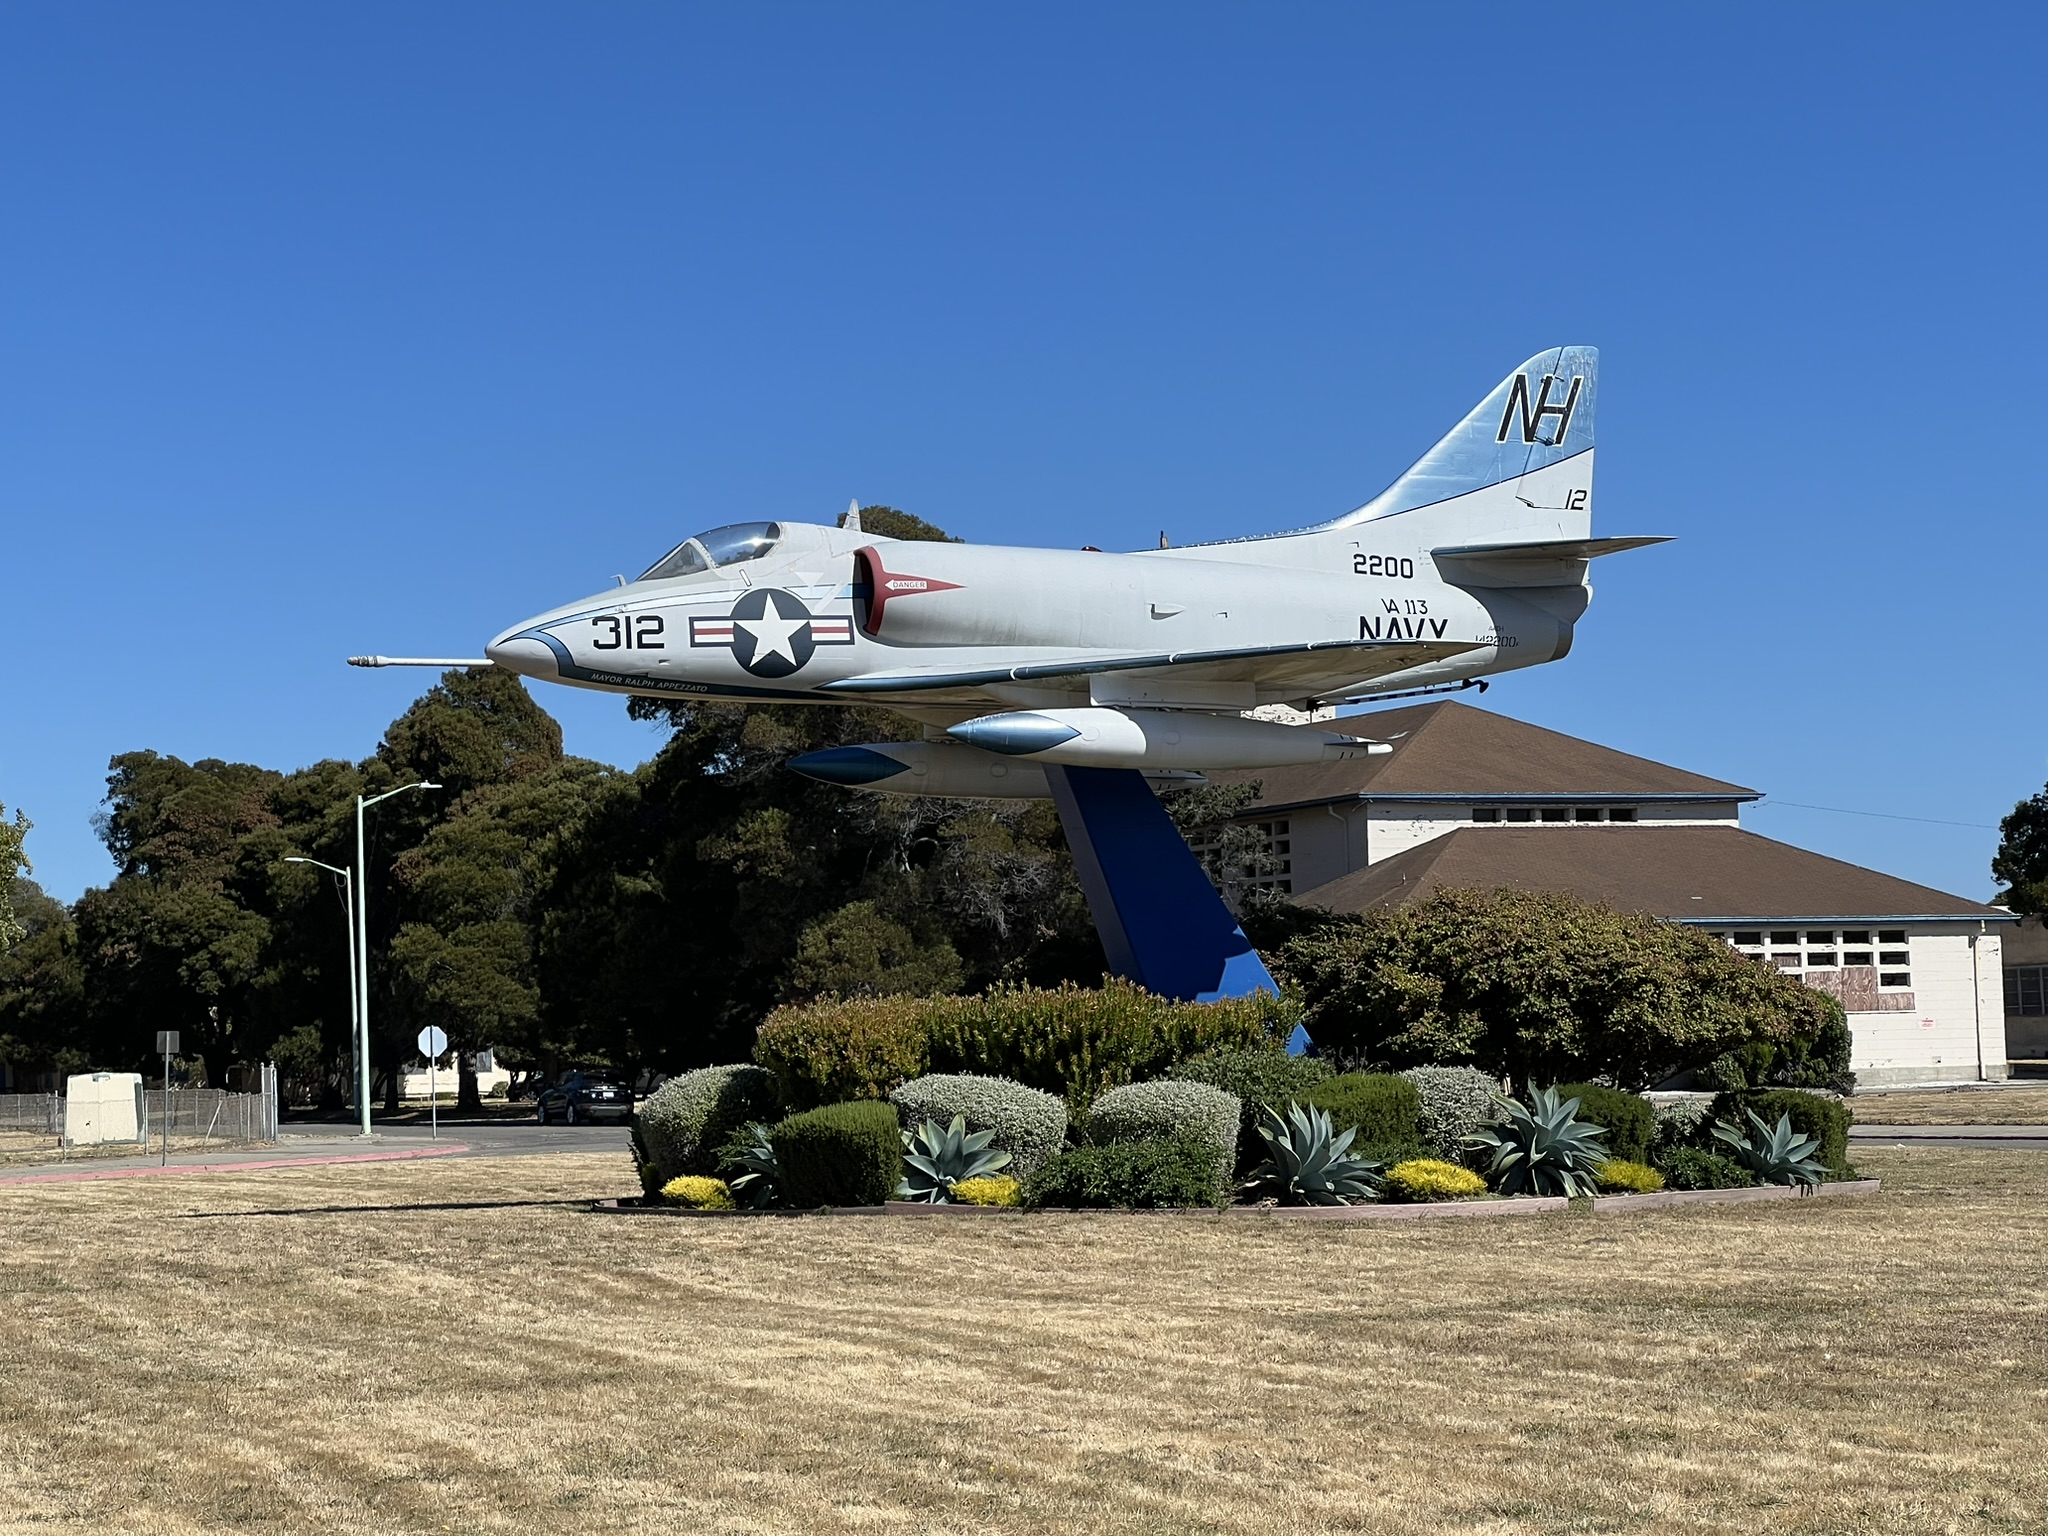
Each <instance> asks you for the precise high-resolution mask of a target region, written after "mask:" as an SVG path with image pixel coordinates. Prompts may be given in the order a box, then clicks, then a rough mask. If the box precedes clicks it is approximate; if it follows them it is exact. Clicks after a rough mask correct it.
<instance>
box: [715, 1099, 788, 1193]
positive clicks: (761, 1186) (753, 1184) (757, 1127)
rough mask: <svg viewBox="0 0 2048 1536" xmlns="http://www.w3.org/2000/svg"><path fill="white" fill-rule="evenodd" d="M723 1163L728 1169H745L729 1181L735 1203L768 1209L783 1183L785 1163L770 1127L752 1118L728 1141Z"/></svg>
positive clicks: (722, 1159) (725, 1169)
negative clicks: (779, 1157)
mask: <svg viewBox="0 0 2048 1536" xmlns="http://www.w3.org/2000/svg"><path fill="white" fill-rule="evenodd" d="M719 1166H720V1169H721V1170H722V1171H727V1172H729V1171H730V1170H732V1169H735V1168H738V1169H742V1170H744V1171H743V1172H740V1173H737V1174H734V1175H732V1176H731V1177H729V1178H728V1179H727V1180H726V1181H725V1184H726V1188H728V1189H729V1190H731V1191H732V1198H733V1203H734V1204H736V1205H738V1206H739V1208H740V1209H741V1210H743V1211H765V1210H766V1209H768V1207H769V1206H771V1205H773V1204H774V1203H775V1196H776V1192H777V1190H778V1189H779V1188H780V1186H781V1183H782V1164H781V1163H780V1162H779V1161H778V1160H777V1159H776V1156H775V1142H774V1141H773V1139H772V1138H771V1137H770V1136H769V1134H768V1127H767V1126H765V1125H763V1124H762V1123H761V1122H760V1121H758V1120H755V1121H750V1122H748V1124H747V1125H746V1126H744V1127H743V1128H742V1129H741V1131H740V1134H739V1135H738V1136H737V1137H735V1138H734V1139H733V1140H732V1141H731V1142H729V1143H727V1145H726V1149H725V1154H724V1156H723V1157H722V1158H721V1159H720V1160H719Z"/></svg>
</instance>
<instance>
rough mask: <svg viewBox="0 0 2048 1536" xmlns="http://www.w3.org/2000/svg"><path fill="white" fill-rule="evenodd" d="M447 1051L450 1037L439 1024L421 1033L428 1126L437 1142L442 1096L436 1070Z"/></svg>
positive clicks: (439, 1135) (429, 1026) (439, 1130)
mask: <svg viewBox="0 0 2048 1536" xmlns="http://www.w3.org/2000/svg"><path fill="white" fill-rule="evenodd" d="M447 1049H448V1036H447V1035H446V1034H445V1033H443V1032H442V1030H441V1027H440V1026H439V1025H438V1024H429V1025H428V1026H427V1027H426V1028H425V1029H423V1030H421V1031H420V1052H421V1054H422V1055H424V1056H425V1057H426V1058H427V1124H428V1125H429V1126H430V1127H431V1130H430V1133H429V1134H430V1136H431V1139H433V1140H435V1141H439V1140H440V1139H441V1095H440V1093H439V1091H438V1090H437V1089H436V1087H435V1083H434V1069H435V1067H436V1065H437V1064H438V1063H439V1061H440V1059H441V1053H442V1052H443V1051H445V1050H447Z"/></svg>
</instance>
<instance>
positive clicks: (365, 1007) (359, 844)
mask: <svg viewBox="0 0 2048 1536" xmlns="http://www.w3.org/2000/svg"><path fill="white" fill-rule="evenodd" d="M440 787H441V786H440V785H438V784H426V783H421V784H401V785H399V786H398V788H396V789H387V790H386V791H385V792H384V793H383V794H381V795H371V796H370V797H369V798H368V799H365V798H364V797H363V796H361V795H357V796H356V881H355V885H356V932H357V933H359V934H361V935H362V940H361V942H360V943H358V944H357V945H356V1101H357V1103H358V1104H359V1105H360V1107H361V1108H362V1111H363V1134H364V1135H365V1136H367V1135H369V1134H370V867H369V864H368V863H367V862H366V858H367V856H366V854H365V852H364V842H363V812H365V811H367V810H368V809H369V808H370V807H371V806H373V805H375V804H376V803H377V802H378V801H380V800H389V799H390V798H391V797H392V796H393V795H402V794H404V793H405V792H406V791H407V790H409V789H439V788H440Z"/></svg>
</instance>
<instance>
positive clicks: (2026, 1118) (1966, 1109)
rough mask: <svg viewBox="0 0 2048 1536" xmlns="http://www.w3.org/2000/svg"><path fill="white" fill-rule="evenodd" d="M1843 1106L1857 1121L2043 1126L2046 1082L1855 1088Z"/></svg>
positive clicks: (2046, 1111)
mask: <svg viewBox="0 0 2048 1536" xmlns="http://www.w3.org/2000/svg"><path fill="white" fill-rule="evenodd" d="M1849 1108H1850V1109H1851V1110H1852V1111H1854V1112H1855V1116H1856V1120H1857V1123H1858V1124H1860V1125H2048V1082H2038V1083H2034V1082H2030V1083H2027V1084H2025V1085H2024V1086H2020V1087H2013V1088H1946V1089H1943V1088H1921V1089H1906V1090H1901V1091H1900V1092H1898V1093H1859V1094H1858V1095H1856V1097H1855V1098H1853V1099H1851V1100H1850V1101H1849Z"/></svg>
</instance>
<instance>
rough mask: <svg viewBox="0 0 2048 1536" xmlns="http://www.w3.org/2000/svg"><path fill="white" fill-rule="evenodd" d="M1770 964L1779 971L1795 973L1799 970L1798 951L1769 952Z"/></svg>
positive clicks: (1778, 950) (1780, 950)
mask: <svg viewBox="0 0 2048 1536" xmlns="http://www.w3.org/2000/svg"><path fill="white" fill-rule="evenodd" d="M1771 964H1773V965H1775V966H1776V967H1777V968H1778V969H1779V970H1781V971H1796V970H1798V969H1799V951H1798V950H1796V949H1793V950H1782V949H1774V950H1772V951H1771Z"/></svg>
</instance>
